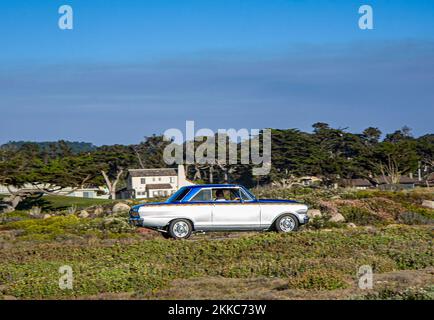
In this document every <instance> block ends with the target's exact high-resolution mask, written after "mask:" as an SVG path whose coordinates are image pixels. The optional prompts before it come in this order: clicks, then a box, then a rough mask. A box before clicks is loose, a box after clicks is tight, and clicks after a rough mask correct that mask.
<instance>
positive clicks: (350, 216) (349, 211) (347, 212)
mask: <svg viewBox="0 0 434 320" xmlns="http://www.w3.org/2000/svg"><path fill="white" fill-rule="evenodd" d="M340 210H341V213H342V215H343V216H344V217H345V221H347V222H353V223H355V224H357V225H374V224H383V223H384V222H385V221H384V219H382V218H381V217H379V216H378V215H375V214H373V213H372V212H371V211H370V210H368V209H365V208H358V207H353V206H346V207H342V208H341V209H340Z"/></svg>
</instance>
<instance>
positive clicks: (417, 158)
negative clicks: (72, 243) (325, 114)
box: [0, 122, 434, 202]
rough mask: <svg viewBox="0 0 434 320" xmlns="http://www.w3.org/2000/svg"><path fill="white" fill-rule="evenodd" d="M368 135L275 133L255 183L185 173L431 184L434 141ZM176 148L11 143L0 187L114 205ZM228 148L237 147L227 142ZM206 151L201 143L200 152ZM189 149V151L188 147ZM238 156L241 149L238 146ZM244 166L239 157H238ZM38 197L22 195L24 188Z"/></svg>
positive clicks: (317, 130) (247, 170) (232, 168)
mask: <svg viewBox="0 0 434 320" xmlns="http://www.w3.org/2000/svg"><path fill="white" fill-rule="evenodd" d="M382 136H383V134H382V132H381V131H380V130H379V129H378V128H373V127H369V128H367V129H365V130H364V131H363V132H362V133H351V132H349V131H348V130H347V129H346V128H332V127H330V126H329V125H328V124H327V123H321V122H319V123H315V124H314V125H313V131H312V132H303V131H300V130H297V129H272V136H271V137H272V138H271V139H272V145H271V146H272V149H271V151H272V158H271V159H272V164H271V172H270V174H268V175H266V176H253V175H252V174H251V166H250V165H245V164H232V165H228V164H227V163H222V162H217V161H216V162H215V163H211V164H210V163H205V164H198V163H195V164H191V165H186V173H187V177H188V178H189V179H190V180H194V181H195V182H203V183H223V182H230V183H241V184H244V185H246V186H248V187H252V186H254V185H258V184H259V185H266V184H271V183H275V184H282V185H285V183H287V182H288V181H291V179H293V178H294V177H299V176H319V177H321V178H322V179H323V183H324V184H326V185H331V184H333V183H335V182H337V181H339V180H340V179H351V178H365V179H368V180H373V179H375V177H378V176H382V177H384V178H385V179H386V180H387V181H388V183H390V184H396V183H398V182H399V179H400V177H401V176H402V175H406V174H415V175H417V174H419V173H420V174H421V175H422V176H423V177H426V176H427V175H429V174H430V173H431V172H433V168H434V134H427V135H424V136H421V137H414V136H413V135H412V133H411V129H410V128H408V127H403V128H401V129H399V130H396V131H395V132H392V133H388V134H385V135H384V138H382ZM169 143H170V141H165V140H164V139H163V136H158V135H153V136H150V137H145V138H144V140H143V141H142V142H141V143H139V144H135V145H106V146H100V147H95V146H93V145H92V144H88V143H71V142H67V141H63V140H61V141H57V142H46V143H34V142H18V143H14V142H10V143H7V144H5V145H2V146H1V147H0V184H2V185H6V186H13V187H15V188H18V189H19V190H20V188H21V190H20V191H19V192H15V194H16V198H17V199H16V202H17V201H18V202H19V201H20V200H21V199H23V198H25V197H26V196H29V194H30V193H31V194H39V195H42V194H50V193H51V194H55V193H56V192H58V191H59V190H60V189H61V188H64V187H72V188H81V187H86V186H102V185H105V186H106V187H107V188H108V190H109V192H110V195H111V197H112V198H115V193H116V190H118V189H120V188H122V187H124V186H125V183H126V182H125V178H126V173H127V170H128V169H130V168H161V167H167V164H165V163H164V160H163V152H164V149H165V147H166V146H167V145H168V144H169ZM227 143H228V144H231V143H234V142H233V141H230V140H229V139H227ZM199 145H200V143H198V142H195V148H197V147H198V146H199ZM184 147H185V146H184ZM237 148H238V152H240V143H238V144H237ZM238 159H239V157H238ZM29 183H30V184H33V185H34V186H35V187H36V186H37V190H36V191H35V190H33V191H30V190H23V189H22V188H23V187H24V186H25V185H26V184H29Z"/></svg>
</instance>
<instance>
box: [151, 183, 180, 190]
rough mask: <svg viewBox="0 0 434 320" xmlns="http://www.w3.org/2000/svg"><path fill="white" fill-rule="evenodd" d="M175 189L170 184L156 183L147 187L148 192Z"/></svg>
mask: <svg viewBox="0 0 434 320" xmlns="http://www.w3.org/2000/svg"><path fill="white" fill-rule="evenodd" d="M159 189H173V188H172V186H171V185H170V184H168V183H154V184H148V185H146V190H159Z"/></svg>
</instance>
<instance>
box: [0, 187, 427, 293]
mask: <svg viewBox="0 0 434 320" xmlns="http://www.w3.org/2000/svg"><path fill="white" fill-rule="evenodd" d="M257 194H258V195H259V197H260V198H284V199H288V198H293V199H297V200H300V201H303V202H305V203H308V204H309V205H311V206H312V207H314V208H321V211H322V212H323V214H324V215H323V217H322V218H320V219H313V220H312V221H311V222H310V223H309V225H308V227H307V228H303V229H302V231H300V232H297V233H291V234H276V233H263V234H261V233H251V234H249V233H247V234H243V236H238V237H237V235H236V234H235V235H234V236H235V237H232V238H227V237H226V235H225V234H221V233H220V234H218V236H216V237H214V235H213V234H211V235H203V236H199V235H198V236H194V237H193V238H192V241H190V240H189V241H170V240H165V239H163V238H162V237H161V236H160V235H158V234H155V233H142V231H143V230H140V231H141V232H138V231H139V230H137V229H135V228H132V227H131V226H129V225H128V223H127V216H126V214H120V215H117V216H116V215H113V214H108V213H107V210H106V211H105V212H104V213H102V214H101V215H95V216H92V217H91V218H85V219H82V218H79V217H77V213H78V212H79V211H80V210H82V209H87V210H88V211H89V212H90V213H92V212H93V211H92V209H91V208H89V207H95V206H102V207H103V208H106V209H109V208H111V207H112V205H113V204H114V203H115V201H112V200H101V199H89V198H73V197H63V196H44V197H42V198H39V199H29V200H28V201H26V202H25V203H23V204H21V207H20V210H17V211H15V212H12V213H8V214H3V215H2V216H1V217H0V249H1V250H0V299H1V296H2V295H5V296H15V297H18V298H21V299H33V298H36V299H49V298H55V299H56V298H62V299H63V298H64V299H67V298H77V297H78V298H81V297H99V296H101V295H106V296H114V297H124V298H125V297H127V298H169V299H170V298H179V299H183V298H185V297H188V295H185V294H186V293H185V290H181V288H180V287H179V286H181V287H182V288H183V286H192V288H193V289H194V288H196V289H194V290H193V291H192V296H194V297H196V298H200V297H201V294H202V295H204V296H205V297H206V296H209V297H211V296H210V295H207V294H206V292H204V290H203V289H202V288H203V287H204V286H205V287H206V288H207V289H206V291H209V289H208V288H209V286H210V285H211V286H214V287H215V292H214V293H213V295H212V297H213V298H215V299H218V298H220V297H231V298H237V297H242V298H249V297H260V298H267V297H271V298H282V297H283V298H284V297H285V296H292V297H295V298H301V297H305V298H306V297H307V298H309V297H310V295H311V294H312V293H315V297H318V298H330V297H332V298H333V297H341V298H342V297H343V296H344V295H343V293H342V292H349V291H352V292H353V291H354V290H355V289H354V288H356V286H357V279H356V276H357V270H358V268H359V267H360V266H361V265H364V264H368V265H370V266H372V267H373V269H374V273H375V274H383V273H390V272H421V270H424V269H425V268H430V267H433V265H434V258H433V250H432V239H433V230H432V223H433V219H434V210H432V209H428V208H423V207H422V206H421V205H420V204H421V201H422V200H424V199H430V198H432V193H430V192H429V191H427V190H414V191H411V192H408V191H405V192H384V191H378V190H365V191H346V190H344V191H343V190H313V189H304V188H300V189H296V190H288V189H262V190H257ZM34 206H38V207H40V208H41V209H42V214H41V215H40V217H42V216H43V213H50V214H51V215H53V216H52V217H50V218H48V219H41V218H38V219H37V218H32V217H31V216H30V215H29V214H28V212H29V210H30V209H31V208H32V207H34ZM72 206H74V207H75V208H76V211H77V212H76V213H75V214H71V213H70V212H69V213H68V208H70V207H72ZM331 212H339V213H341V214H343V215H344V216H345V218H346V222H354V223H355V224H356V225H357V226H358V227H356V228H347V227H346V224H343V223H332V222H329V221H328V219H329V214H330V213H331ZM363 226H366V227H363ZM222 238H223V240H222ZM63 265H69V266H71V267H72V269H73V272H74V288H73V290H61V289H60V288H59V286H58V282H59V278H60V276H61V274H59V271H58V270H59V267H61V266H63ZM397 277H398V278H400V277H401V275H398V276H397ZM428 278H429V275H424V277H423V281H422V282H420V283H417V282H416V283H415V284H416V286H415V287H414V288H413V287H408V286H407V287H406V286H403V287H402V286H401V287H387V286H385V287H381V288H380V289H378V290H376V291H375V292H371V293H369V294H363V295H361V296H360V297H358V296H357V294H355V297H356V298H360V299H432V298H430V297H432V286H431V287H430V283H429V281H428V280H426V279H428ZM412 279H413V278H412ZM431 285H432V284H431ZM214 287H213V288H214ZM168 288H170V289H168ZM237 288H238V289H237ZM213 290H214V289H213ZM237 290H238V291H240V290H249V292H252V295H251V296H249V294H248V293H247V292H244V293H242V292H238V291H237ZM253 292H256V293H255V294H257V295H255V294H254V293H253ZM303 292H304V293H303ZM353 293H355V292H353ZM356 293H357V292H356Z"/></svg>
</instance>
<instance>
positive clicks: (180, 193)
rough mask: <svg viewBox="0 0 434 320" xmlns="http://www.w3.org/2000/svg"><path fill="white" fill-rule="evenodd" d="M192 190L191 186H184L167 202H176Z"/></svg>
mask: <svg viewBox="0 0 434 320" xmlns="http://www.w3.org/2000/svg"><path fill="white" fill-rule="evenodd" d="M189 191H190V188H187V187H182V188H181V189H179V190H178V191H176V192H175V193H174V194H173V195H172V196H171V197H170V198H169V199H167V201H166V202H176V201H181V200H182V199H183V198H184V197H185V196H186V195H187V193H188V192H189Z"/></svg>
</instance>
